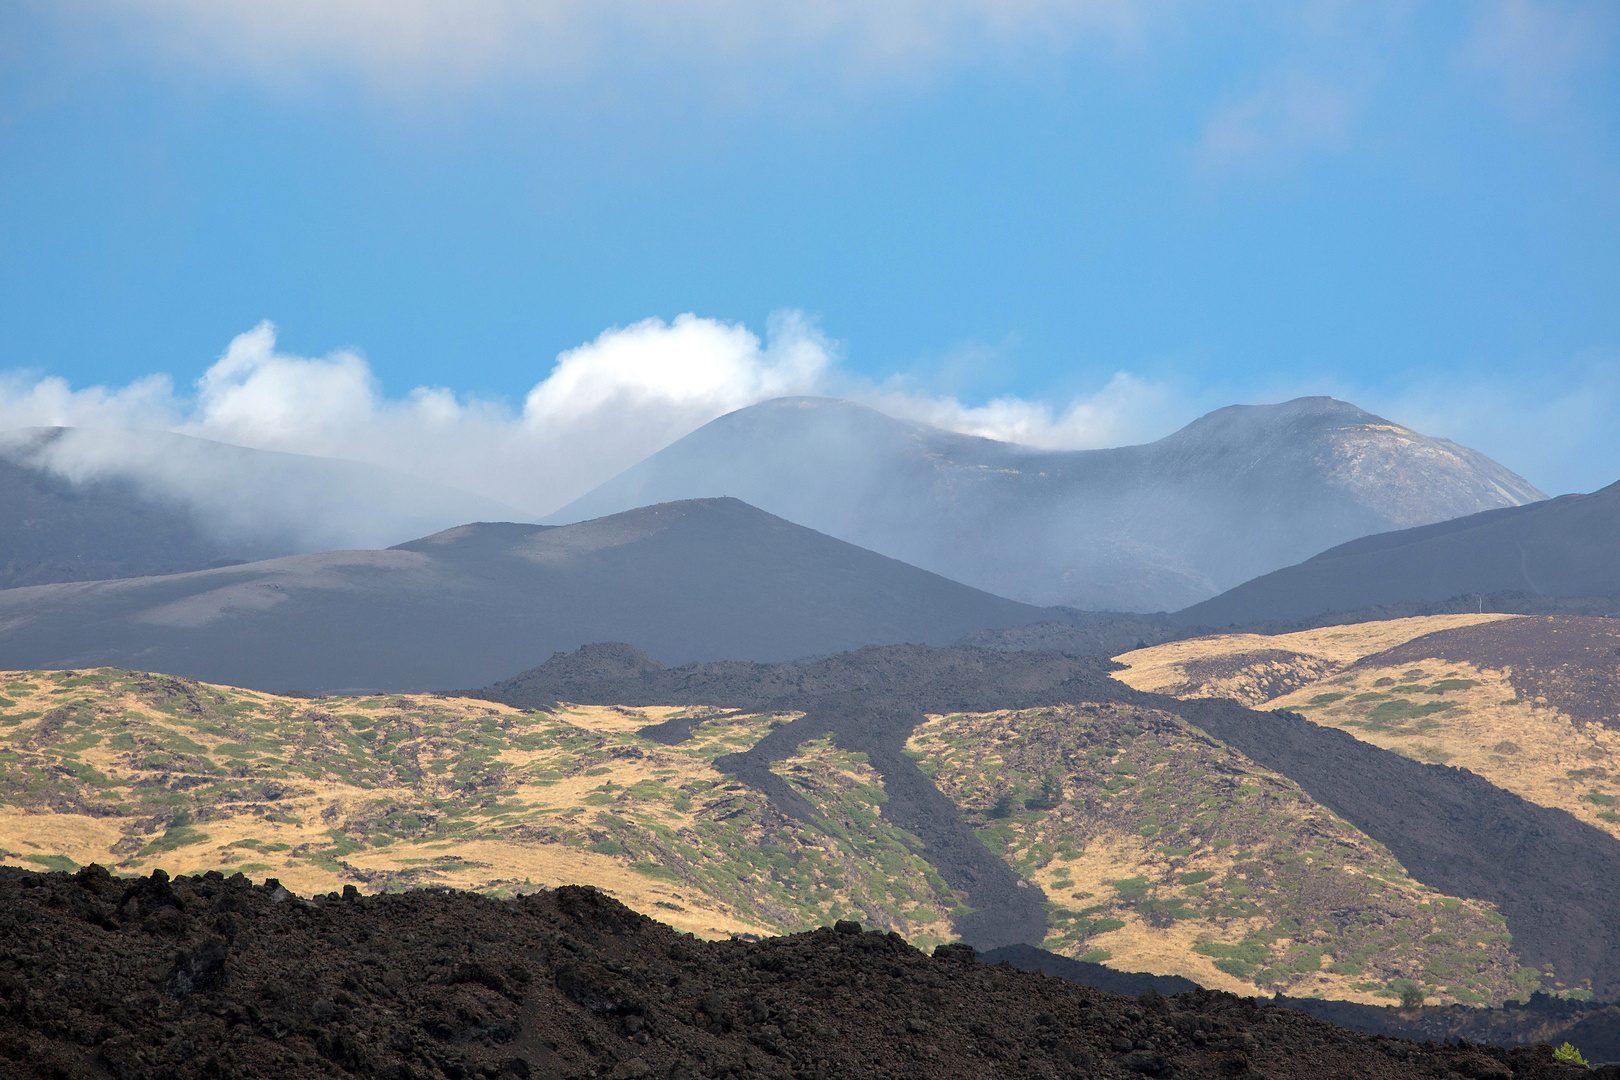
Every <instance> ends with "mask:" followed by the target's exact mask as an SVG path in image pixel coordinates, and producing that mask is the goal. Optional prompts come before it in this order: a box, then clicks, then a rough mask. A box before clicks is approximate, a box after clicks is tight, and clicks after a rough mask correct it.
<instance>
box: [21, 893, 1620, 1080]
mask: <svg viewBox="0 0 1620 1080" xmlns="http://www.w3.org/2000/svg"><path fill="white" fill-rule="evenodd" d="M0 1071H3V1073H4V1075H6V1076H15V1077H51V1078H78V1077H85V1078H89V1077H116V1078H125V1077H153V1078H171V1077H172V1078H176V1080H179V1078H193V1077H197V1078H202V1077H220V1078H225V1077H238V1078H243V1080H246V1078H257V1077H303V1076H344V1075H353V1076H364V1077H384V1078H388V1080H409V1078H415V1077H433V1078H438V1077H446V1078H450V1080H469V1078H474V1077H489V1078H498V1077H555V1078H563V1077H570V1078H572V1077H580V1078H586V1077H601V1078H609V1080H634V1078H641V1077H660V1078H663V1077H668V1078H672V1080H677V1078H697V1077H714V1078H719V1077H730V1076H738V1077H754V1076H758V1077H782V1078H790V1077H791V1078H821V1077H884V1078H887V1077H917V1078H930V1080H932V1078H946V1077H1029V1078H1070V1077H1073V1078H1079V1077H1135V1076H1157V1077H1188V1078H1192V1077H1233V1076H1251V1077H1273V1078H1278V1080H1281V1078H1288V1077H1298V1078H1302V1080H1303V1078H1312V1080H1315V1078H1324V1077H1326V1078H1334V1080H1338V1078H1349V1077H1357V1078H1360V1077H1367V1078H1384V1077H1389V1078H1395V1077H1414V1078H1416V1077H1425V1078H1427V1077H1452V1076H1462V1077H1472V1078H1487V1077H1495V1078H1501V1080H1507V1078H1510V1077H1546V1078H1553V1077H1566V1076H1567V1077H1571V1078H1573V1077H1578V1076H1591V1077H1600V1076H1601V1077H1611V1078H1612V1077H1616V1076H1620V1067H1616V1066H1608V1067H1604V1068H1602V1069H1598V1070H1594V1071H1590V1072H1589V1071H1587V1070H1586V1069H1583V1068H1579V1067H1575V1066H1570V1065H1566V1064H1563V1063H1560V1062H1557V1061H1555V1060H1554V1059H1553V1051H1552V1050H1551V1048H1550V1047H1547V1046H1545V1045H1543V1046H1531V1047H1519V1048H1514V1049H1512V1050H1503V1049H1500V1048H1496V1047H1489V1046H1475V1045H1470V1044H1466V1043H1465V1044H1457V1043H1451V1044H1444V1045H1442V1044H1436V1043H1426V1044H1419V1043H1413V1042H1408V1041H1403V1040H1398V1039H1393V1038H1389V1037H1387V1036H1378V1035H1365V1034H1360V1033H1356V1032H1352V1031H1348V1030H1346V1029H1343V1028H1338V1027H1334V1026H1332V1025H1330V1024H1327V1023H1324V1022H1322V1021H1318V1020H1313V1019H1311V1018H1310V1017H1308V1016H1306V1015H1305V1014H1304V1013H1301V1012H1296V1011H1294V1010H1290V1009H1283V1008H1275V1007H1268V1006H1265V1005H1263V1004H1258V1003H1257V1002H1256V1001H1255V1000H1252V999H1248V998H1239V997H1235V996H1233V995H1230V994H1225V993H1220V992H1212V991H1204V990H1198V991H1193V992H1190V993H1184V994H1176V995H1174V996H1170V997H1165V996H1161V995H1159V994H1156V993H1152V992H1149V993H1145V994H1143V995H1141V996H1139V997H1134V998H1132V997H1123V996H1119V995H1116V994H1110V993H1107V992H1105V991H1101V990H1094V989H1090V988H1086V987H1080V986H1075V985H1073V984H1071V983H1067V982H1064V981H1062V980H1060V979H1054V978H1050V977H1047V976H1045V975H1042V974H1040V973H1039V972H1026V971H1020V970H1017V969H1015V968H1013V967H1011V966H1010V965H1006V964H998V965H986V964H980V963H976V962H974V957H973V955H972V952H971V950H969V949H967V948H966V947H964V946H948V945H947V946H941V947H940V948H939V949H938V950H936V953H935V955H934V956H931V957H930V956H925V955H924V954H923V953H921V952H919V951H917V950H916V949H914V948H912V947H911V946H910V945H908V944H906V942H905V941H904V940H902V939H901V938H899V937H898V936H896V935H893V934H886V933H879V932H862V930H861V928H860V927H859V925H858V924H855V923H840V924H839V925H838V926H837V927H836V928H832V929H827V928H823V929H820V930H816V931H814V932H812V933H807V934H800V935H796V936H793V937H783V938H770V939H765V940H762V941H741V940H729V941H715V942H710V941H703V940H700V939H696V938H693V937H690V936H687V935H682V934H679V933H677V932H675V931H673V930H671V929H670V928H668V927H666V926H663V925H662V924H659V923H656V922H654V921H652V920H651V919H648V918H646V917H645V916H642V915H639V914H637V913H635V912H633V911H630V910H629V909H628V908H625V907H624V906H622V905H620V904H618V903H617V902H615V901H613V900H611V899H609V898H607V897H605V896H603V895H602V894H600V893H598V892H596V891H595V890H593V889H588V888H580V887H573V886H567V887H563V888H559V889H556V890H554V891H543V892H539V893H535V894H533V895H529V896H523V897H519V898H516V899H511V900H492V899H489V898H486V897H481V896H477V895H474V894H469V893H458V892H451V891H418V892H411V893H404V894H395V895H386V896H370V897H368V896H361V895H359V894H358V893H356V892H353V891H352V890H351V891H349V892H348V893H347V894H346V895H344V896H339V895H337V894H335V893H333V894H329V895H327V896H326V897H318V898H315V899H313V900H309V899H303V898H299V897H296V896H293V895H291V894H289V893H288V892H287V891H286V890H285V889H283V888H281V887H280V886H279V885H278V884H276V883H275V882H274V881H267V882H264V883H263V884H260V885H254V884H252V883H250V882H249V881H248V880H247V879H246V878H244V877H242V876H241V875H240V874H238V875H235V876H234V877H231V878H228V879H227V878H225V877H223V876H221V875H219V874H218V873H211V874H207V875H204V876H201V877H194V878H178V879H175V880H173V881H171V880H169V879H168V878H167V877H166V876H165V875H163V874H162V872H161V871H159V872H156V873H154V874H153V875H152V876H151V877H150V878H135V879H118V878H113V877H111V876H110V875H108V874H107V873H106V872H105V871H103V870H101V869H100V868H99V867H87V868H85V869H84V870H81V871H79V872H78V873H76V874H72V875H68V874H65V873H51V874H40V873H33V872H28V871H14V870H8V871H5V872H4V880H3V881H0Z"/></svg>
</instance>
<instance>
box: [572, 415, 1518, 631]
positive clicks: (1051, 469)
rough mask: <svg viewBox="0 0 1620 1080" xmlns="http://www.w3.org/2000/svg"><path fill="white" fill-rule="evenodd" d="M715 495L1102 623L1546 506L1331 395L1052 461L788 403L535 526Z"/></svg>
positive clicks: (731, 424) (683, 444) (1477, 463)
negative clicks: (1361, 540)
mask: <svg viewBox="0 0 1620 1080" xmlns="http://www.w3.org/2000/svg"><path fill="white" fill-rule="evenodd" d="M721 494H724V495H732V496H736V497H738V498H742V499H744V500H745V501H747V502H749V503H751V504H753V505H757V506H760V507H761V508H763V509H765V510H768V511H770V512H772V513H775V514H778V515H779V516H782V517H785V518H787V519H789V520H793V521H798V522H800V523H801V524H805V525H808V526H810V527H813V528H816V529H818V530H820V531H823V532H826V533H828V534H829V535H833V536H838V537H840V538H843V539H846V540H849V541H851V542H852V543H858V544H860V545H861V546H863V547H868V548H871V549H872V550H875V551H880V552H882V553H884V554H888V555H891V556H893V557H895V558H900V559H902V560H904V561H906V562H910V563H912V564H913V565H917V566H921V567H923V568H925V569H929V570H933V571H935V572H937V573H941V574H943V575H945V576H947V577H951V578H954V579H955V580H959V581H963V582H965V583H967V584H970V585H974V586H975V587H978V588H983V589H986V590H987V591H990V592H995V593H998V594H1000V595H1004V596H1010V597H1013V598H1015V599H1020V600H1024V601H1026V602H1030V603H1037V604H1042V605H1054V604H1062V605H1067V606H1073V607H1082V608H1091V609H1106V610H1115V611H1158V610H1174V609H1178V608H1181V607H1185V606H1187V605H1188V604H1191V603H1194V602H1197V601H1199V600H1202V599H1206V598H1208V597H1210V596H1213V595H1215V594H1217V593H1219V592H1220V591H1221V590H1223V589H1226V588H1230V587H1232V586H1234V585H1237V584H1239V583H1240V582H1242V581H1245V580H1248V579H1249V578H1252V577H1254V576H1256V575H1258V574H1262V573H1265V572H1268V571H1269V570H1274V569H1277V568H1278V567H1281V566H1286V565H1288V564H1290V563H1292V562H1297V561H1299V560H1301V559H1304V558H1307V557H1309V556H1310V555H1313V554H1315V553H1316V552H1318V551H1321V550H1323V549H1325V548H1329V547H1332V546H1334V545H1335V544H1338V543H1342V542H1344V541H1346V540H1350V539H1353V538H1355V537H1358V536H1363V535H1367V534H1370V533H1376V532H1382V531H1386V530H1388V529H1389V528H1391V527H1397V526H1406V525H1417V524H1424V523H1427V522H1432V521H1437V520H1442V519H1447V518H1452V517H1456V516H1458V515H1460V514H1466V513H1471V512H1474V511H1477V510H1483V509H1487V508H1491V507H1495V506H1498V505H1501V504H1503V503H1510V502H1515V501H1517V502H1525V501H1531V500H1539V499H1542V498H1545V496H1544V495H1543V493H1542V492H1540V491H1539V490H1537V489H1536V488H1535V487H1533V486H1532V485H1530V484H1529V483H1528V482H1527V481H1525V480H1523V478H1521V477H1518V476H1517V475H1515V474H1513V473H1512V472H1510V471H1509V470H1507V469H1505V468H1503V467H1502V466H1500V465H1498V464H1497V463H1495V462H1493V461H1491V460H1490V459H1489V458H1486V457H1485V456H1484V455H1482V454H1479V453H1478V452H1477V451H1473V450H1470V449H1468V448H1466V447H1461V446H1458V445H1457V444H1455V443H1452V442H1450V441H1448V440H1443V439H1432V438H1430V437H1428V436H1424V435H1421V434H1419V433H1417V432H1414V431H1411V430H1410V429H1407V428H1404V427H1401V426H1400V425H1396V424H1392V423H1390V422H1389V421H1387V420H1385V419H1383V418H1382V417H1378V416H1375V415H1373V414H1371V413H1367V412H1365V411H1363V410H1361V409H1358V408H1356V407H1355V406H1353V405H1349V404H1347V403H1345V402H1340V401H1336V400H1335V399H1332V398H1299V399H1295V400H1293V401H1290V402H1284V403H1282V404H1279V405H1268V406H1243V405H1239V406H1229V407H1227V408H1225V409H1220V410H1216V411H1215V412H1213V413H1210V414H1208V415H1206V416H1204V417H1201V418H1199V419H1198V420H1195V421H1193V422H1192V423H1191V424H1189V425H1187V426H1186V427H1184V428H1182V429H1181V430H1179V431H1177V432H1175V433H1172V434H1171V435H1168V436H1166V437H1165V438H1163V439H1160V440H1157V441H1156V442H1152V443H1145V444H1140V445H1137V446H1127V447H1114V448H1109V449H1101V450H1074V451H1053V450H1040V449H1036V448H1032V447H1027V446H1020V445H1017V444H1013V443H1002V442H996V441H994V440H990V439H985V438H982V437H979V436H972V435H963V434H958V433H955V432H949V431H944V430H942V429H939V428H932V427H929V426H928V425H925V424H920V423H916V422H912V421H904V420H897V419H895V418H892V417H889V416H886V415H884V414H882V413H880V412H878V411H876V410H873V409H869V408H867V407H866V406H862V405H858V404H855V403H853V402H848V401H840V400H836V399H825V398H803V397H800V398H778V399H774V400H772V401H767V402H762V403H760V404H757V405H753V406H750V407H748V408H745V409H740V410H738V411H736V412H733V413H729V414H727V415H726V416H723V417H720V418H719V419H717V420H715V421H712V422H711V423H709V424H707V425H705V426H704V427H702V428H699V429H698V430H697V431H695V432H693V433H691V434H690V435H688V436H686V437H685V438H683V439H681V440H678V441H677V442H676V443H674V444H672V445H671V446H669V447H666V448H665V449H664V450H662V451H659V452H658V453H657V454H654V455H652V456H651V457H649V458H647V459H646V460H644V461H642V462H641V463H639V464H637V465H635V466H633V467H632V468H630V469H628V470H626V471H625V472H623V473H621V474H619V476H617V477H615V478H613V479H611V480H609V481H607V482H606V483H605V484H602V485H600V486H599V487H598V488H596V489H594V490H593V491H592V492H590V493H587V494H586V495H585V496H582V497H581V498H580V499H577V500H575V501H574V502H573V503H570V504H569V505H568V506H566V507H564V508H562V509H561V510H559V511H557V512H556V513H554V514H552V515H549V516H548V517H547V518H546V520H547V521H551V522H561V521H566V520H570V519H574V518H578V517H581V516H594V515H598V514H602V513H609V512H614V511H617V510H621V509H624V508H626V507H628V506H631V505H637V504H640V503H645V502H653V501H660V500H663V499H671V498H692V497H705V496H714V495H721Z"/></svg>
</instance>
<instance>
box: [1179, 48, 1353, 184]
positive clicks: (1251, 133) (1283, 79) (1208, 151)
mask: <svg viewBox="0 0 1620 1080" xmlns="http://www.w3.org/2000/svg"><path fill="white" fill-rule="evenodd" d="M1368 97H1369V92H1368V87H1367V86H1366V85H1365V84H1363V85H1356V86H1350V85H1345V84H1343V83H1338V82H1333V81H1329V80H1327V79H1323V78H1321V77H1320V76H1317V75H1315V74H1313V73H1311V72H1309V71H1306V70H1303V69H1297V68H1296V69H1289V70H1284V71H1280V72H1277V73H1276V74H1275V75H1273V76H1272V77H1271V78H1270V79H1269V80H1268V81H1267V82H1266V83H1265V85H1262V86H1259V87H1257V88H1255V89H1253V90H1251V91H1249V92H1248V93H1246V94H1242V95H1239V96H1237V97H1235V98H1233V99H1231V100H1229V101H1226V102H1224V103H1222V104H1221V105H1220V106H1219V107H1217V108H1216V109H1215V110H1214V111H1213V112H1212V113H1211V114H1210V116H1209V118H1208V119H1207V121H1206V122H1205V124H1204V132H1203V138H1202V140H1201V142H1200V143H1199V146H1198V152H1197V161H1198V164H1199V165H1200V166H1202V167H1203V168H1204V169H1206V170H1219V171H1225V170H1227V169H1231V168H1234V167H1239V166H1241V167H1249V166H1254V165H1262V166H1273V165H1292V164H1294V163H1295V162H1297V161H1298V160H1299V159H1300V158H1301V157H1303V156H1305V155H1306V154H1309V153H1312V152H1315V151H1321V150H1328V151H1337V150H1343V149H1344V148H1345V147H1346V146H1347V145H1348V143H1349V141H1350V136H1351V133H1352V131H1353V130H1354V128H1355V125H1356V123H1357V121H1358V120H1359V119H1360V115H1361V112H1362V109H1363V108H1364V107H1365V103H1366V100H1367V98H1368Z"/></svg>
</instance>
